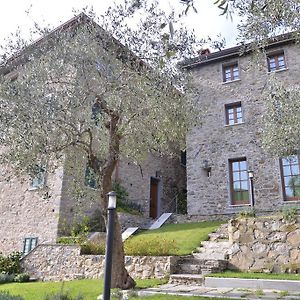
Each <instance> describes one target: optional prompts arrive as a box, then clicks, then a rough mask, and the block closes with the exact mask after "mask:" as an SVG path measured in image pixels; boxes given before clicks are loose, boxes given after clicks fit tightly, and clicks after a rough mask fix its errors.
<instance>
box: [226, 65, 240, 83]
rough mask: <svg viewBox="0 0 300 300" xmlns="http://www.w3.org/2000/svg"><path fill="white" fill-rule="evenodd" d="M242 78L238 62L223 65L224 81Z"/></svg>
mask: <svg viewBox="0 0 300 300" xmlns="http://www.w3.org/2000/svg"><path fill="white" fill-rule="evenodd" d="M237 79H240V74H239V67H238V63H237V62H235V63H233V64H230V65H225V66H223V82H229V81H233V80H237Z"/></svg>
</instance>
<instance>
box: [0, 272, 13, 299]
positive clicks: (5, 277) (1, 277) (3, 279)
mask: <svg viewBox="0 0 300 300" xmlns="http://www.w3.org/2000/svg"><path fill="white" fill-rule="evenodd" d="M14 278H15V275H13V274H5V273H0V283H8V282H13V281H14ZM0 299H1V298H0Z"/></svg>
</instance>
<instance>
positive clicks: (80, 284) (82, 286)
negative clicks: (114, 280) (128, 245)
mask: <svg viewBox="0 0 300 300" xmlns="http://www.w3.org/2000/svg"><path fill="white" fill-rule="evenodd" d="M136 282H137V287H136V288H138V289H141V288H147V287H153V286H156V285H158V284H164V283H166V279H147V280H141V279H138V280H136ZM61 289H63V290H64V291H65V292H69V293H70V295H71V296H73V297H75V296H78V295H82V296H83V297H84V300H95V299H97V297H98V296H99V294H101V293H102V290H103V280H100V279H83V280H72V281H65V282H63V283H62V282H28V283H6V284H0V291H8V292H9V293H10V294H11V295H20V296H22V297H24V299H25V300H43V299H44V297H45V296H46V295H47V294H48V295H49V294H51V293H57V292H59V291H61Z"/></svg>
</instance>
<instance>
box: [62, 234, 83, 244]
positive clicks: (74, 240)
mask: <svg viewBox="0 0 300 300" xmlns="http://www.w3.org/2000/svg"><path fill="white" fill-rule="evenodd" d="M78 241H79V238H78V237H74V236H61V237H59V238H58V239H57V243H58V244H63V245H74V244H75V245H76V244H79V242H78Z"/></svg>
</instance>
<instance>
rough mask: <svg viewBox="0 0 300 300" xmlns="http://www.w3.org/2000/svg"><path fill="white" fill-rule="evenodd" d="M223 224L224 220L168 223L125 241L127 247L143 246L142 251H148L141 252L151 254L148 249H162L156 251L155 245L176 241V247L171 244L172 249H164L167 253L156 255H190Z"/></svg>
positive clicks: (135, 248) (163, 245)
mask: <svg viewBox="0 0 300 300" xmlns="http://www.w3.org/2000/svg"><path fill="white" fill-rule="evenodd" d="M221 224H222V222H220V221H211V222H199V223H186V224H167V225H164V226H162V227H161V228H159V229H155V230H147V231H143V232H141V233H139V234H137V235H134V236H133V237H131V238H130V239H128V240H127V241H126V242H125V249H126V248H127V249H128V248H130V249H133V250H137V248H138V247H141V249H142V251H141V252H146V253H141V254H140V255H151V253H147V250H151V251H152V252H154V253H160V252H161V250H160V249H157V251H155V249H153V247H168V246H167V245H168V242H172V241H175V243H174V244H175V246H176V247H172V245H170V246H169V248H170V249H163V250H166V251H163V250H162V252H167V254H166V253H162V254H156V255H188V254H191V253H192V252H193V251H194V250H195V249H196V248H197V247H199V245H200V242H201V241H205V240H207V238H208V234H209V233H211V232H213V231H215V230H216V229H217V228H218V227H219V226H220V225H221ZM153 241H155V242H153ZM129 246H130V247H129ZM127 254H128V255H130V254H131V253H130V252H129V253H128V252H127Z"/></svg>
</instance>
